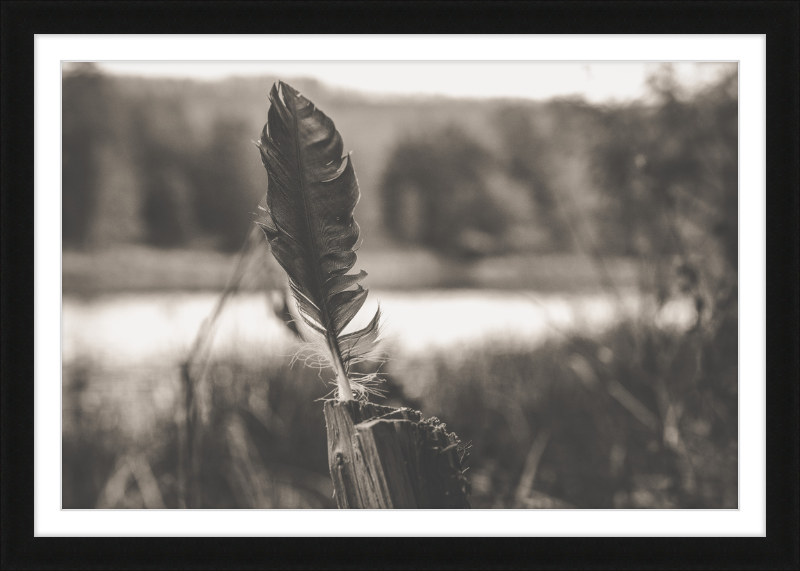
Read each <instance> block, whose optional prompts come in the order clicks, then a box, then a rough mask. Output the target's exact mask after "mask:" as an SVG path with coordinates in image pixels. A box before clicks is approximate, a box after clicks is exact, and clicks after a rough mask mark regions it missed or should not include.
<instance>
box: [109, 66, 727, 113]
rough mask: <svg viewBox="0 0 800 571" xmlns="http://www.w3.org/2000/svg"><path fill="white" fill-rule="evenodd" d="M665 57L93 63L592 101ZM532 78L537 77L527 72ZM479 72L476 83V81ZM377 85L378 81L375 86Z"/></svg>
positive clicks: (681, 71)
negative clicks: (567, 60)
mask: <svg viewBox="0 0 800 571" xmlns="http://www.w3.org/2000/svg"><path fill="white" fill-rule="evenodd" d="M661 63H663V62H603V63H596V62H595V63H583V62H575V63H560V62H434V61H431V62H193V61H186V62H152V61H150V62H134V61H125V62H120V61H116V62H97V64H98V66H99V67H100V69H102V70H103V71H105V72H106V73H109V74H112V75H126V76H139V77H150V78H175V79H194V80H205V81H218V80H225V79H229V78H232V77H263V76H281V77H283V78H285V79H286V80H287V81H291V80H296V79H301V78H302V79H313V80H316V81H319V82H320V83H322V84H324V85H325V86H326V87H328V88H331V89H334V90H354V91H357V92H359V93H361V94H363V95H366V96H372V97H378V98H382V97H393V96H395V97H396V96H401V97H404V96H405V97H407V96H424V97H430V96H434V97H435V96H442V97H458V98H475V99H486V98H514V99H516V98H520V99H529V100H534V101H536V100H546V99H551V98H554V97H570V96H581V97H583V98H584V99H586V100H587V101H588V102H590V103H610V102H615V101H616V102H626V101H632V100H636V99H640V98H642V97H645V96H646V95H647V78H648V77H649V76H650V75H651V74H652V73H653V72H654V71H655V70H656V69H657V67H658V66H659V65H661ZM672 65H673V68H674V71H675V76H676V78H677V79H678V82H679V83H680V84H681V85H683V86H684V87H685V88H687V89H689V90H696V89H698V88H701V87H703V86H705V85H708V84H709V83H711V82H713V81H714V80H715V79H717V78H718V77H719V75H720V74H721V73H723V72H724V70H725V69H727V68H729V67H730V66H735V65H737V64H736V63H735V62H734V63H730V62H727V63H707V62H706V63H699V62H676V63H673V64H672ZM531 77H535V80H531V79H529V78H531ZM476 78H480V81H476ZM376 85H377V86H378V87H376Z"/></svg>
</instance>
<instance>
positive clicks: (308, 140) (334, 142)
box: [257, 81, 380, 400]
mask: <svg viewBox="0 0 800 571" xmlns="http://www.w3.org/2000/svg"><path fill="white" fill-rule="evenodd" d="M269 99H270V103H271V106H270V109H269V114H268V117H267V124H266V125H265V126H264V130H263V131H262V133H261V141H260V142H259V143H257V146H258V147H259V149H260V151H261V161H262V163H263V164H264V167H265V168H266V169H267V175H268V190H267V213H266V215H265V216H264V217H263V219H262V220H260V221H259V224H260V225H261V228H262V229H263V230H264V233H265V234H266V236H267V239H268V240H269V243H270V246H271V247H272V253H273V255H274V256H275V259H276V260H277V261H278V263H279V264H280V265H281V266H282V267H283V269H284V270H286V273H287V274H288V276H289V285H290V288H291V291H292V294H293V296H294V299H295V301H296V305H297V309H298V312H299V315H300V317H301V319H302V322H303V325H305V326H306V327H304V328H303V329H304V330H305V331H306V332H307V333H310V334H311V335H312V336H316V337H317V338H318V339H317V340H319V341H322V342H323V343H324V346H325V357H326V361H327V362H328V364H329V365H330V366H331V367H332V368H333V369H334V370H335V371H336V377H337V378H336V384H337V388H338V396H339V399H340V400H352V399H353V385H354V384H356V383H355V381H354V380H353V379H351V378H350V377H349V376H348V375H349V372H350V365H351V364H353V363H355V362H358V361H359V360H363V359H365V358H366V357H367V356H368V355H370V354H372V353H374V351H375V346H376V342H377V337H378V334H379V321H380V309H378V311H377V312H376V314H375V317H373V319H372V320H371V321H370V323H369V325H367V326H366V327H365V328H364V329H361V330H360V331H357V332H355V333H348V334H345V335H343V334H342V331H343V330H344V328H345V327H346V326H347V324H348V323H350V321H351V320H352V319H353V317H354V316H355V315H356V313H358V310H359V309H361V306H362V305H363V304H364V301H365V300H366V298H367V290H366V289H364V288H363V287H362V286H361V285H359V283H358V282H360V281H361V280H362V279H363V278H364V277H365V276H366V275H367V273H366V272H364V271H360V272H358V273H355V274H348V272H349V271H350V270H351V269H352V268H353V265H354V264H355V262H356V253H355V252H354V251H353V246H354V245H355V244H356V242H357V241H358V237H359V227H358V224H357V223H356V221H355V220H354V219H353V209H354V208H355V206H356V204H357V203H358V200H359V197H360V191H359V189H358V181H357V180H356V174H355V171H354V170H353V163H352V161H351V159H350V155H349V153H348V154H345V155H343V154H342V150H343V143H342V137H341V136H340V135H339V132H338V131H337V130H336V127H335V126H334V124H333V121H331V120H330V119H329V118H328V117H327V116H326V115H325V114H324V113H322V111H320V110H319V109H317V108H316V107H315V106H314V104H313V103H311V102H310V101H309V100H308V99H306V98H305V97H303V96H302V95H301V94H300V93H299V92H297V91H296V90H295V89H294V88H292V87H291V86H289V85H287V84H286V83H283V82H281V81H279V82H277V83H276V84H275V85H273V86H272V90H271V91H270V94H269ZM356 388H359V387H356ZM362 392H363V391H362Z"/></svg>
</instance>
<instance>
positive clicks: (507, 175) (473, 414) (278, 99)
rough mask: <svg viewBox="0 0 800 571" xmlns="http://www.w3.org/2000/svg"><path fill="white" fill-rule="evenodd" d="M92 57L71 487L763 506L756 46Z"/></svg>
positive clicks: (66, 127) (235, 495) (400, 503)
mask: <svg viewBox="0 0 800 571" xmlns="http://www.w3.org/2000/svg"><path fill="white" fill-rule="evenodd" d="M631 55H632V56H633V55H635V54H633V53H632V54H631ZM61 70H62V76H61V120H62V123H61V125H60V129H61V146H62V147H61V148H62V161H61V166H60V168H61V183H62V188H61V240H62V252H61V254H62V258H61V264H62V276H61V277H62V285H61V288H62V314H61V342H62V345H61V351H62V355H61V356H62V363H61V369H62V382H61V412H62V416H61V445H62V448H61V470H62V472H61V486H62V488H61V508H62V509H64V510H77V509H81V510H83V509H126V508H127V509H219V510H228V509H291V510H300V509H305V510H308V509H311V510H320V509H352V508H366V509H383V508H389V509H462V508H465V509H466V508H469V509H505V510H522V509H545V510H553V509H571V510H592V509H594V510H596V509H617V510H642V509H644V510H652V509H661V510H664V509H698V510H699V509H703V510H711V509H714V510H719V509H726V510H737V509H738V508H740V505H739V342H738V339H739V337H738V335H739V320H738V309H739V295H738V283H739V282H738V268H739V264H738V261H739V162H738V154H739V150H738V149H739V66H738V64H737V63H736V62H728V61H718V62H712V61H702V62H687V61H674V62H642V61H633V60H632V61H630V62H580V61H575V62H558V63H556V62H535V61H513V62H491V61H485V62H465V61H460V62H456V61H452V62H448V61H427V62H423V61H420V62H311V61H309V62H299V61H296V62H283V63H281V62H257V61H252V62H235V61H233V62H199V61H191V62H189V61H185V62H181V61H170V62H166V61H165V62H133V61H92V62H89V61H64V62H63V63H62V68H61Z"/></svg>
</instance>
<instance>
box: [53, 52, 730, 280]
mask: <svg viewBox="0 0 800 571" xmlns="http://www.w3.org/2000/svg"><path fill="white" fill-rule="evenodd" d="M270 82H271V79H268V78H259V79H257V80H245V79H238V80H228V81H227V82H220V83H217V84H211V83H205V84H204V83H201V82H192V81H188V80H184V81H180V80H145V79H141V78H122V77H115V76H106V75H103V74H101V73H99V71H98V70H97V68H96V67H94V66H93V65H92V64H81V65H76V66H74V67H72V68H70V69H65V72H64V77H63V156H64V161H63V201H62V204H63V240H64V246H65V247H70V248H87V247H95V246H98V245H105V244H107V243H111V242H134V243H136V242H138V243H147V244H150V245H153V246H156V247H201V248H215V249H219V250H223V251H234V250H236V249H238V248H239V247H240V245H241V243H242V241H243V240H244V237H245V234H246V233H247V231H248V228H249V226H250V220H251V219H252V215H251V213H252V212H253V211H254V210H255V209H256V205H257V203H258V201H259V200H260V199H261V198H262V197H263V195H264V192H265V190H266V186H267V181H266V174H265V173H264V172H263V168H262V167H261V165H260V162H259V161H258V156H257V152H256V151H255V150H254V149H253V148H252V147H251V143H250V141H251V139H254V138H256V137H257V134H258V132H259V131H260V129H261V127H262V126H263V121H264V118H265V116H266V110H267V99H266V93H267V89H268V84H269V83H270ZM650 87H651V90H650V91H651V97H650V98H649V100H646V101H639V102H635V103H632V104H625V105H622V104H619V105H607V106H599V105H590V104H587V103H586V102H584V101H582V100H580V99H558V100H552V101H548V102H545V103H532V102H514V101H495V102H489V103H485V102H479V101H475V102H471V103H463V102H459V105H460V106H459V105H456V104H454V103H451V102H447V101H445V102H438V103H433V104H431V105H427V106H423V105H421V104H420V103H418V102H415V101H408V102H404V103H402V104H399V105H398V104H397V102H394V103H391V104H390V103H386V104H385V107H383V108H382V107H381V104H374V103H371V104H367V103H365V102H364V101H360V100H359V99H358V97H356V96H353V95H352V94H347V95H342V96H341V97H339V98H338V99H335V98H333V99H332V98H331V97H330V95H329V94H328V95H324V96H323V95H322V93H324V91H318V92H315V91H314V89H321V88H319V86H316V87H315V86H314V84H313V82H310V83H309V91H307V92H308V93H309V97H311V98H312V100H315V102H316V103H318V104H319V105H320V106H323V105H324V107H323V109H328V110H329V113H330V114H331V116H332V117H333V118H334V120H336V121H337V126H339V129H340V131H342V133H343V136H344V138H345V141H346V142H347V144H348V147H349V148H353V149H356V162H357V164H356V168H357V170H358V172H359V178H360V182H361V188H362V193H363V194H364V195H365V196H367V195H371V196H370V198H369V200H362V204H360V205H359V211H358V212H357V216H358V219H359V222H360V223H361V224H362V227H363V228H364V233H365V235H369V236H370V237H372V236H377V235H380V234H387V235H388V236H390V237H391V239H392V240H394V241H396V242H399V243H404V244H408V245H414V246H421V247H426V248H430V249H433V250H436V251H438V252H440V253H442V254H444V255H449V256H452V257H455V258H458V259H474V258H477V257H481V256H487V255H502V254H506V253H512V252H540V253H566V252H576V251H584V252H586V253H589V254H591V255H594V256H599V255H624V256H637V257H640V258H642V259H650V260H655V259H669V260H672V261H674V259H675V257H676V256H682V257H683V258H685V259H684V261H683V262H682V264H683V265H682V267H681V268H680V271H681V272H682V274H681V275H682V276H683V278H684V280H683V281H684V282H685V283H684V286H685V287H686V288H690V289H691V288H692V287H693V286H692V283H693V280H694V281H696V279H695V278H694V277H693V273H696V272H697V271H698V268H696V267H694V266H696V261H695V262H692V261H691V260H689V258H691V256H690V255H688V254H689V253H692V252H695V251H697V250H696V248H698V247H701V246H702V247H703V248H706V249H708V248H709V247H710V246H711V244H712V243H713V244H715V245H716V246H717V247H718V253H719V255H720V256H721V260H722V261H723V262H724V263H725V264H727V265H728V266H730V267H733V268H734V269H735V267H736V258H737V226H738V211H737V191H738V188H737V169H738V165H737V138H738V131H737V117H738V101H737V73H736V68H735V67H734V68H732V70H731V71H730V73H728V74H727V75H726V76H725V77H723V78H721V80H720V81H718V82H717V83H715V84H714V85H711V86H709V87H707V88H705V89H704V90H702V91H700V92H696V93H686V92H684V90H683V89H682V87H681V85H680V84H679V83H678V82H677V81H676V80H675V78H674V76H673V75H672V73H671V72H670V68H669V67H668V66H666V67H664V68H662V70H661V71H660V72H659V73H658V74H656V75H654V76H653V77H652V78H651V82H650ZM320 100H321V101H320ZM461 103H463V105H461ZM425 107H427V110H425V109H423V108H425ZM414 113H416V114H417V115H418V119H419V118H422V119H420V120H418V121H417V123H416V124H414V122H413V121H411V120H409V118H410V117H411V116H412V115H413V114H414ZM424 113H428V115H425V116H424V117H423V114H424ZM365 116H369V117H371V118H372V119H370V121H368V123H369V125H367V126H363V125H362V126H360V127H358V128H356V127H355V126H354V125H357V124H358V118H359V117H361V118H362V119H361V123H363V122H364V121H363V117H365ZM433 117H439V120H433V119H432V118H433ZM378 119H380V120H378ZM343 125H344V128H343ZM403 125H405V126H406V128H403V127H402V126H403ZM426 125H427V127H425V126H426ZM417 127H419V128H417ZM375 205H379V210H376V211H375V215H373V214H372V211H371V210H370V209H375V208H376V206H375ZM367 232H369V234H367ZM707 239H709V240H707ZM378 242H380V240H378ZM373 243H374V242H373ZM658 271H660V270H658ZM658 271H656V272H655V273H656V274H657V273H658ZM651 273H652V272H651Z"/></svg>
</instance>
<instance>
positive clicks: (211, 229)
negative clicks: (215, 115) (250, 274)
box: [191, 119, 266, 251]
mask: <svg viewBox="0 0 800 571" xmlns="http://www.w3.org/2000/svg"><path fill="white" fill-rule="evenodd" d="M252 138H253V137H252V134H251V132H250V129H249V128H248V125H247V123H245V122H244V121H239V120H230V119H225V120H220V121H218V122H217V123H216V124H215V125H214V127H213V130H212V137H211V143H210V145H209V146H207V147H206V148H204V149H202V150H201V151H200V152H199V153H198V154H197V155H196V156H195V157H194V162H193V166H192V169H191V181H192V185H193V187H194V191H195V197H194V209H195V213H196V216H197V220H198V222H199V224H200V227H201V229H202V230H203V231H204V232H207V233H209V234H212V235H214V236H217V237H218V239H219V247H220V248H221V249H222V250H226V251H235V250H238V249H239V248H240V247H241V246H242V243H243V242H244V240H245V238H246V236H247V233H248V232H249V231H250V228H251V226H252V219H253V216H252V213H253V212H255V210H256V208H257V204H258V201H259V199H260V198H261V197H262V195H263V193H264V191H265V190H266V189H263V188H258V187H257V185H256V183H254V181H253V179H252V178H251V177H250V176H249V175H250V173H252V172H256V173H257V174H261V172H260V171H259V170H258V169H261V165H260V164H259V163H258V153H257V152H254V150H253V144H252V142H251V139H252ZM254 169H255V170H254Z"/></svg>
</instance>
